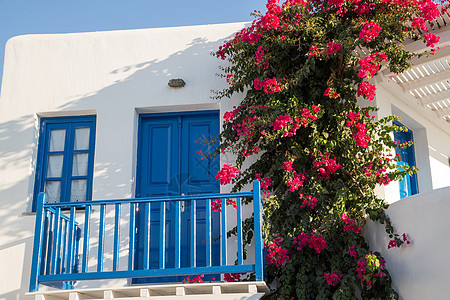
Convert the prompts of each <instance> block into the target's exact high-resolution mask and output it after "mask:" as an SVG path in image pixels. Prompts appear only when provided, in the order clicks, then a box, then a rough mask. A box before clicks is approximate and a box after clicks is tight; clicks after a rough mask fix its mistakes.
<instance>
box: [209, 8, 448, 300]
mask: <svg viewBox="0 0 450 300" xmlns="http://www.w3.org/2000/svg"><path fill="white" fill-rule="evenodd" d="M440 13H441V12H440V11H439V9H438V7H437V5H436V4H435V3H434V2H432V1H430V0H286V2H284V3H282V4H280V3H278V0H269V2H268V4H267V12H265V13H261V12H256V11H255V12H254V16H255V20H254V21H253V23H252V24H251V25H250V26H248V27H246V28H244V29H242V30H241V31H240V32H238V33H236V35H235V37H234V38H233V39H231V40H229V41H227V42H226V43H225V44H224V45H223V46H221V47H220V48H219V49H218V51H217V52H216V53H215V55H216V56H217V57H218V58H220V59H223V60H228V62H229V64H228V65H227V66H225V67H222V71H223V74H222V75H221V76H223V77H224V78H225V79H226V81H227V82H228V83H229V86H228V87H227V88H226V89H224V90H222V91H218V92H217V95H216V96H217V98H219V99H222V101H227V99H226V98H228V97H231V96H232V95H234V94H237V93H241V94H240V95H242V97H243V99H242V101H241V103H240V105H239V106H237V107H234V109H233V110H232V111H229V112H226V113H225V114H224V119H223V131H222V133H221V134H220V136H219V138H218V140H219V142H220V146H219V148H218V149H217V151H216V152H215V154H220V153H226V152H231V153H233V154H234V155H235V157H236V160H235V163H233V164H226V165H224V166H223V168H222V170H221V171H220V172H219V173H218V174H217V178H218V179H219V180H220V183H221V184H234V185H233V189H234V190H240V189H242V188H244V187H245V186H246V185H247V184H249V183H250V182H251V181H253V180H255V179H259V180H260V181H261V184H262V190H263V193H264V210H263V217H264V225H263V232H264V243H265V249H266V261H267V276H268V281H269V282H271V286H272V287H273V293H272V294H271V295H269V298H273V299H277V298H280V299H291V298H294V299H354V298H355V297H356V296H355V295H358V294H360V295H361V297H362V298H363V299H392V298H395V299H397V298H398V294H397V292H396V291H395V290H394V289H393V288H392V279H391V277H390V275H389V272H388V270H387V266H386V262H385V261H384V260H383V258H382V257H381V256H380V254H379V253H376V252H374V251H372V250H371V249H370V248H369V246H368V244H367V242H366V241H365V239H364V236H363V233H364V226H365V222H366V220H367V218H369V219H371V220H374V221H378V222H380V223H383V224H385V227H386V232H387V234H388V235H389V237H390V238H391V241H390V243H389V246H390V247H399V246H401V245H402V244H404V243H405V242H406V243H409V241H408V240H407V237H406V235H403V236H400V235H398V234H396V233H395V231H394V228H393V227H392V226H391V223H390V220H389V219H388V218H387V217H386V215H385V212H384V210H385V209H386V208H387V207H388V205H387V203H386V202H385V201H384V200H383V199H380V198H379V197H378V196H377V195H376V194H375V192H374V189H375V187H376V186H377V185H388V184H389V183H390V182H391V181H392V180H399V179H401V178H403V177H404V176H405V175H406V174H410V175H411V174H412V173H413V172H415V171H416V170H415V168H414V167H412V168H408V167H405V168H404V169H403V170H399V169H398V168H397V161H398V160H399V157H398V156H396V155H394V154H392V153H395V152H394V149H395V147H397V146H398V145H396V143H395V142H394V141H393V140H392V138H391V133H392V132H393V131H395V130H406V129H405V128H400V127H397V126H395V125H393V124H392V121H393V120H395V119H396V117H394V116H388V117H385V118H381V119H377V118H375V116H374V115H375V113H374V112H375V111H376V108H374V107H370V101H371V100H373V99H374V98H375V96H376V95H375V91H376V87H375V85H374V82H373V78H374V77H375V76H376V75H377V74H378V73H379V72H380V71H381V70H383V69H385V68H387V69H390V71H392V72H396V73H400V72H402V71H404V70H406V69H407V68H408V67H410V64H411V59H412V58H413V57H414V56H416V55H419V56H420V55H429V54H434V51H435V50H436V48H435V45H436V44H437V43H438V42H439V37H438V36H436V35H434V34H433V33H429V31H430V25H429V24H430V23H429V22H430V21H432V20H433V19H434V18H436V17H438V16H439V14H440ZM415 40H423V41H424V42H425V43H426V46H427V47H429V51H427V52H424V53H419V54H415V53H411V52H408V51H407V50H405V48H404V46H403V45H404V44H405V43H406V42H408V41H415ZM407 145H409V143H407V144H405V145H400V146H403V147H404V146H407ZM246 161H248V162H249V163H246V164H245V166H247V165H248V167H245V168H244V163H245V162H246ZM215 205H216V206H217V203H216V204H215ZM219 205H220V204H219ZM214 209H215V210H218V209H219V208H218V207H214ZM249 222H251V219H249V220H246V224H248V223H249ZM245 228H251V226H246V227H245ZM248 230H250V229H248ZM231 234H232V232H231Z"/></svg>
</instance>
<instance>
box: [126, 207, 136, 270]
mask: <svg viewBox="0 0 450 300" xmlns="http://www.w3.org/2000/svg"><path fill="white" fill-rule="evenodd" d="M135 234H136V203H134V202H131V203H130V234H129V246H128V270H130V271H132V270H134V252H135V248H134V247H135V241H134V239H135Z"/></svg>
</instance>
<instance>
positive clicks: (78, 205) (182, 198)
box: [44, 192, 253, 208]
mask: <svg viewBox="0 0 450 300" xmlns="http://www.w3.org/2000/svg"><path fill="white" fill-rule="evenodd" d="M224 197H225V198H235V197H253V193H248V192H243V193H223V194H218V193H210V194H201V195H186V196H175V197H170V196H167V197H164V196H156V197H142V198H126V199H111V200H95V205H100V204H116V203H130V201H133V202H135V203H147V202H148V203H154V202H162V201H165V202H176V201H189V200H192V199H194V200H205V199H213V200H215V199H219V198H224ZM86 205H92V202H91V201H78V202H73V203H70V206H73V207H75V208H84V206H86ZM67 206H68V204H67V203H48V204H45V205H44V207H45V208H55V207H67Z"/></svg>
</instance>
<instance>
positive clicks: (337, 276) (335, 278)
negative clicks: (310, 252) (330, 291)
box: [323, 271, 342, 286]
mask: <svg viewBox="0 0 450 300" xmlns="http://www.w3.org/2000/svg"><path fill="white" fill-rule="evenodd" d="M323 277H324V278H325V279H326V281H327V283H328V284H329V285H332V286H336V285H337V284H338V283H339V281H341V278H342V273H341V271H337V272H336V271H332V272H331V273H323Z"/></svg>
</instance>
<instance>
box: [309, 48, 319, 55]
mask: <svg viewBox="0 0 450 300" xmlns="http://www.w3.org/2000/svg"><path fill="white" fill-rule="evenodd" d="M311 56H315V57H318V56H319V50H318V48H317V46H311V48H309V52H308V57H311Z"/></svg>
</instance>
